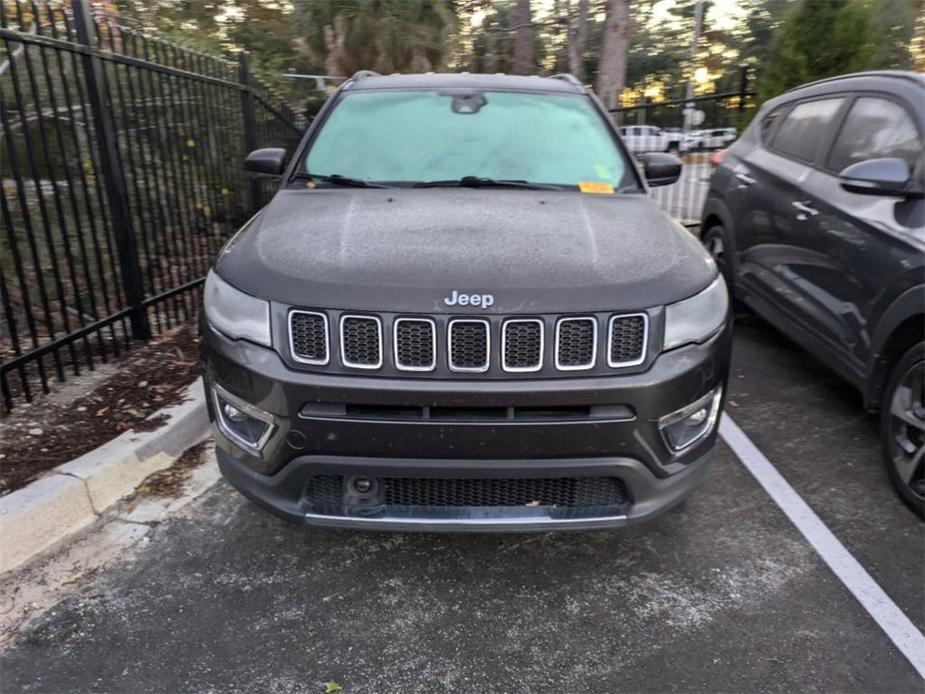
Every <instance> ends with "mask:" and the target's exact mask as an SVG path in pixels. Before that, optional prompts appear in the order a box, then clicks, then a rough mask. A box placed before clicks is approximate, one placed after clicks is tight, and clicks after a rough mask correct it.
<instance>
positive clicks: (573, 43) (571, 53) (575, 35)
mask: <svg viewBox="0 0 925 694" xmlns="http://www.w3.org/2000/svg"><path fill="white" fill-rule="evenodd" d="M569 10H571V6H569ZM568 28H569V35H568V71H569V72H571V73H572V74H573V75H575V77H577V78H578V79H579V80H580V81H581V82H584V81H585V45H586V44H587V43H588V0H578V13H577V15H573V14H572V13H571V11H570V12H569V27H568Z"/></svg>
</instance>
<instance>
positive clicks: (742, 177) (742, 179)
mask: <svg viewBox="0 0 925 694" xmlns="http://www.w3.org/2000/svg"><path fill="white" fill-rule="evenodd" d="M736 179H738V181H739V183H741V184H742V185H744V186H750V185H752V184H753V183H755V179H754V178H752V177H751V176H749V175H748V174H744V173H737V174H736Z"/></svg>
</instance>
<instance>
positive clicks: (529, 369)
mask: <svg viewBox="0 0 925 694" xmlns="http://www.w3.org/2000/svg"><path fill="white" fill-rule="evenodd" d="M516 323H537V324H538V325H539V326H540V356H539V360H538V361H537V364H536V366H508V365H507V327H508V326H509V325H512V324H516ZM545 356H546V325H545V324H544V323H543V321H542V320H541V319H539V318H511V319H509V320H506V321H504V322H503V323H502V324H501V368H502V369H503V370H504V371H507V372H508V373H533V372H536V371H540V370H541V369H542V368H543V360H544V357H545Z"/></svg>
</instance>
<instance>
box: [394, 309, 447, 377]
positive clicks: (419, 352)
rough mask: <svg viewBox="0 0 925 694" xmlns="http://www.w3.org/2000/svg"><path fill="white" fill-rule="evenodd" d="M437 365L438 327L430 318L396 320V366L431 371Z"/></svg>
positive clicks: (403, 368) (410, 369) (405, 369)
mask: <svg viewBox="0 0 925 694" xmlns="http://www.w3.org/2000/svg"><path fill="white" fill-rule="evenodd" d="M436 366H437V327H436V325H434V322H433V321H432V320H430V319H429V318H398V319H396V321H395V367H396V368H398V369H401V370H402V371H431V370H432V369H434V368H435V367H436Z"/></svg>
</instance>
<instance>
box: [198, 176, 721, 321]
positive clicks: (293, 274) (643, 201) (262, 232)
mask: <svg viewBox="0 0 925 694" xmlns="http://www.w3.org/2000/svg"><path fill="white" fill-rule="evenodd" d="M216 270H217V272H218V273H219V274H220V275H221V276H222V277H223V278H224V279H225V280H226V281H228V282H230V283H231V284H232V285H234V286H236V287H238V288H239V289H241V290H242V291H244V292H247V293H248V294H252V295H254V296H258V297H260V298H263V299H270V300H274V301H278V302H281V303H285V304H289V305H295V306H302V307H314V308H331V309H350V310H369V311H387V312H422V313H566V312H583V311H610V310H624V309H642V308H648V307H652V306H658V305H660V304H666V303H672V302H674V301H678V300H680V299H683V298H685V297H688V296H691V295H692V294H695V293H696V292H698V291H700V290H701V289H703V288H704V287H706V286H707V284H709V283H710V281H712V279H713V278H714V277H715V276H716V268H715V265H714V264H713V261H712V260H711V259H710V257H709V255H707V253H706V252H705V251H704V250H703V249H702V247H701V246H700V244H699V243H698V242H697V240H696V239H694V237H693V236H692V235H691V234H690V233H689V232H688V231H686V230H685V229H684V228H683V227H681V226H680V225H678V224H677V223H675V222H673V221H672V220H671V219H669V218H668V216H667V215H666V214H665V213H664V212H662V210H661V208H659V207H658V205H657V204H656V203H655V202H654V201H653V200H652V199H651V198H650V197H648V196H646V195H624V196H602V195H601V196H599V195H586V194H582V193H578V192H571V191H534V190H523V189H502V188H491V189H470V188H424V189H407V188H398V189H358V188H342V189H341V188H338V189H330V188H322V189H317V188H316V189H314V190H283V191H280V192H279V193H278V194H277V195H276V197H275V198H274V199H273V201H272V202H271V203H270V204H269V205H267V206H266V207H265V208H264V209H263V210H262V211H261V212H260V213H259V214H258V215H257V216H256V217H255V218H254V219H253V220H252V221H251V223H250V224H248V226H247V227H246V228H244V229H243V230H242V231H241V233H239V234H238V235H237V236H236V237H235V238H234V239H232V240H231V242H230V243H229V244H228V245H227V246H226V247H225V249H223V251H222V254H221V257H220V258H219V261H218V263H217V265H216ZM454 291H456V292H457V293H458V294H478V295H485V294H491V295H492V296H493V298H494V302H493V304H492V305H491V307H490V308H488V309H485V308H484V307H481V306H465V307H463V306H459V305H458V304H457V305H455V306H448V305H446V304H445V303H444V301H443V299H444V297H448V296H451V295H452V293H453V292H454Z"/></svg>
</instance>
